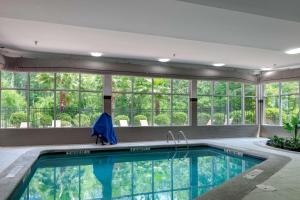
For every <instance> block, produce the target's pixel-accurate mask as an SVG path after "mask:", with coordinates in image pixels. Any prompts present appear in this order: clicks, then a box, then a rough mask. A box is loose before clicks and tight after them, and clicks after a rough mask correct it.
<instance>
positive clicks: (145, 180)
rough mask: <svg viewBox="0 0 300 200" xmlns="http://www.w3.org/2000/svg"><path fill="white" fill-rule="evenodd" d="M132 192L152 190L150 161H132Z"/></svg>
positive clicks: (138, 192) (139, 192)
mask: <svg viewBox="0 0 300 200" xmlns="http://www.w3.org/2000/svg"><path fill="white" fill-rule="evenodd" d="M133 177H134V179H133V193H134V194H141V193H148V192H151V191H152V161H140V162H134V163H133Z"/></svg>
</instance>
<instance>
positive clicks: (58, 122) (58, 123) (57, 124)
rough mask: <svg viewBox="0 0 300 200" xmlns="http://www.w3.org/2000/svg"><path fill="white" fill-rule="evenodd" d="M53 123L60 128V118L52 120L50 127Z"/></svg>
mask: <svg viewBox="0 0 300 200" xmlns="http://www.w3.org/2000/svg"><path fill="white" fill-rule="evenodd" d="M54 123H55V125H56V127H57V128H60V127H61V120H55V121H54V120H52V125H51V127H54Z"/></svg>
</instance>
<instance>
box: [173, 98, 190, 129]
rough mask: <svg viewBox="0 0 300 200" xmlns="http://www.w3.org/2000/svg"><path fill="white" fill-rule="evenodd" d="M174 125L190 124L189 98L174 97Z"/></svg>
mask: <svg viewBox="0 0 300 200" xmlns="http://www.w3.org/2000/svg"><path fill="white" fill-rule="evenodd" d="M172 105H173V125H175V126H185V125H188V123H189V115H188V114H189V96H185V95H174V96H173V104H172Z"/></svg>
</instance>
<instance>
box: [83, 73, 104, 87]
mask: <svg viewBox="0 0 300 200" xmlns="http://www.w3.org/2000/svg"><path fill="white" fill-rule="evenodd" d="M80 84H81V85H80V89H81V90H94V91H102V88H103V80H102V76H101V75H97V74H81V83H80Z"/></svg>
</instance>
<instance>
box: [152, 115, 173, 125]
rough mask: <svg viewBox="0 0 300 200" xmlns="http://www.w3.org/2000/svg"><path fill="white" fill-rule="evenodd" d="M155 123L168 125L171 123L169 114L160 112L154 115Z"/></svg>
mask: <svg viewBox="0 0 300 200" xmlns="http://www.w3.org/2000/svg"><path fill="white" fill-rule="evenodd" d="M154 123H155V124H156V125H158V126H163V125H165V126H168V125H170V123H171V120H170V117H169V115H168V114H159V115H157V116H155V117H154Z"/></svg>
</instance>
